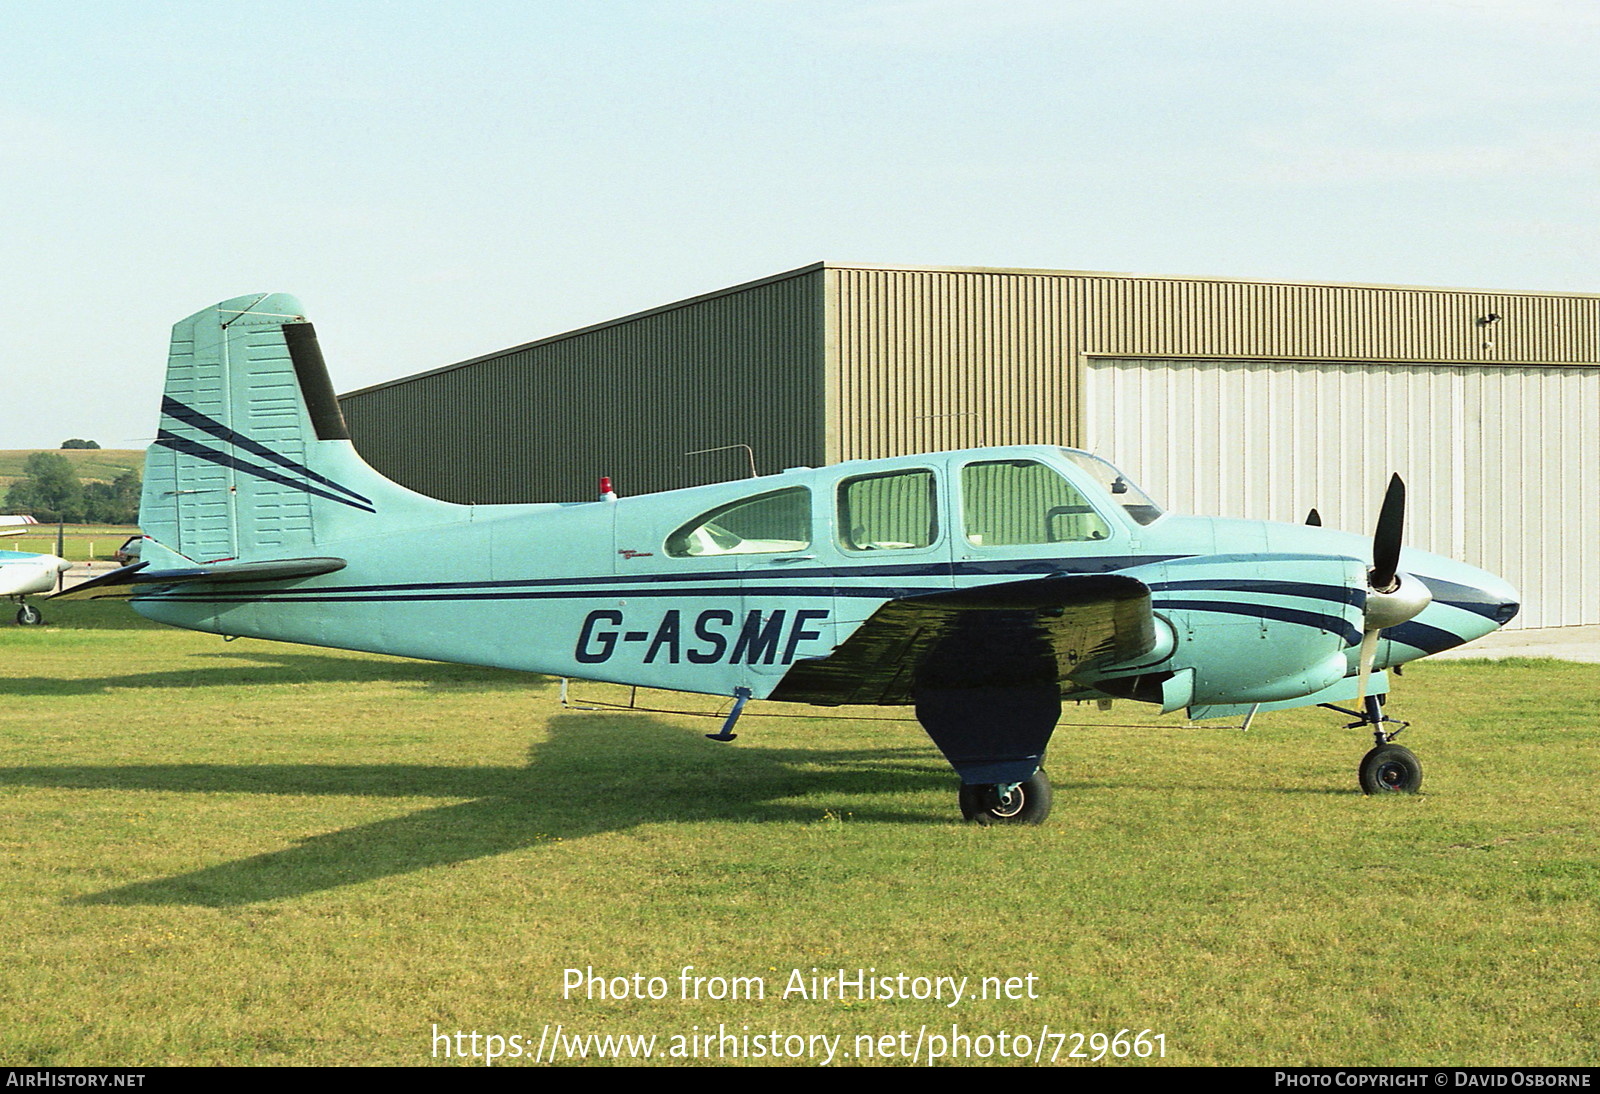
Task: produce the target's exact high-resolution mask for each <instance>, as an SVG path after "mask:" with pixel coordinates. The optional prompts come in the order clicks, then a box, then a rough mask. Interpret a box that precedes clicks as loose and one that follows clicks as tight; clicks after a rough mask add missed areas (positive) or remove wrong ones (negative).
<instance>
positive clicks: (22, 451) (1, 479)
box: [0, 448, 144, 495]
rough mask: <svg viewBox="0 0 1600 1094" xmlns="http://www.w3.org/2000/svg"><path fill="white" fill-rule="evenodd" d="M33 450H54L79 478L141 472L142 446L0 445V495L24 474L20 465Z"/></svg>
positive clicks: (108, 478) (87, 479)
mask: <svg viewBox="0 0 1600 1094" xmlns="http://www.w3.org/2000/svg"><path fill="white" fill-rule="evenodd" d="M35 452H56V453H59V454H60V455H62V456H65V457H66V458H67V459H68V460H70V461H72V469H73V470H74V471H76V472H77V473H78V479H79V481H81V482H111V481H112V480H114V479H115V478H116V477H117V476H118V475H120V474H122V473H123V472H124V471H137V472H139V473H140V474H141V475H143V474H144V449H142V448H62V449H55V448H6V449H0V495H3V494H4V492H5V489H6V488H7V487H9V486H10V485H11V484H12V483H13V482H15V481H16V480H18V479H20V478H22V477H23V475H24V473H25V472H24V470H23V465H24V464H26V463H27V462H28V457H29V456H31V455H33V454H34V453H35Z"/></svg>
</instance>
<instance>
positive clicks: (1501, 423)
mask: <svg viewBox="0 0 1600 1094" xmlns="http://www.w3.org/2000/svg"><path fill="white" fill-rule="evenodd" d="M1087 434H1088V443H1089V445H1090V446H1091V447H1093V448H1094V449H1095V450H1096V451H1097V452H1099V453H1100V454H1101V455H1104V456H1105V457H1106V458H1108V459H1110V460H1112V461H1113V462H1114V463H1117V464H1118V465H1119V466H1121V467H1122V468H1123V469H1124V470H1126V471H1127V472H1128V473H1129V475H1130V476H1132V477H1133V478H1134V479H1135V481H1137V482H1139V484H1140V485H1141V486H1143V487H1144V488H1145V489H1146V490H1149V491H1150V492H1151V493H1152V494H1153V495H1154V496H1155V498H1156V500H1157V501H1158V502H1161V503H1162V504H1164V505H1167V506H1168V507H1170V508H1172V509H1174V510H1178V511H1181V512H1188V513H1205V514H1213V515H1217V516H1232V517H1248V518H1253V519H1261V520H1284V521H1300V520H1304V519H1305V515H1306V511H1307V510H1308V509H1310V508H1311V507H1312V506H1315V507H1316V508H1317V509H1318V510H1319V512H1320V513H1321V515H1322V518H1323V522H1324V523H1325V524H1326V525H1328V526H1330V527H1335V528H1342V529H1345V530H1347V531H1352V532H1360V533H1363V534H1365V533H1368V532H1370V530H1371V529H1372V527H1373V525H1374V523H1375V521H1376V520H1377V511H1378V506H1379V504H1380V502H1381V500H1382V495H1383V490H1384V487H1385V485H1386V484H1387V482H1388V478H1389V474H1390V473H1391V472H1394V471H1398V472H1399V473H1400V474H1401V476H1402V477H1403V478H1404V479H1405V480H1406V486H1407V494H1408V502H1409V504H1408V506H1407V513H1406V541H1407V543H1409V544H1411V545H1413V546H1416V547H1420V548H1423V549H1424V550H1429V551H1434V552H1436V553H1438V554H1443V555H1449V556H1451V557H1454V558H1459V559H1462V560H1464V561H1467V562H1471V563H1473V564H1474V565H1477V566H1482V567H1484V568H1485V569H1488V570H1490V571H1492V572H1494V573H1498V574H1501V575H1502V576H1504V577H1505V578H1506V579H1507V580H1509V581H1511V582H1512V583H1513V584H1514V585H1516V586H1517V588H1518V589H1519V590H1520V591H1521V593H1522V596H1523V602H1524V607H1523V611H1522V614H1521V615H1520V616H1519V617H1518V619H1517V620H1516V623H1515V625H1516V626H1519V627H1553V626H1566V625H1573V624H1579V623H1593V622H1600V551H1597V550H1596V549H1595V546H1594V545H1595V544H1596V543H1597V542H1600V491H1596V490H1594V488H1593V478H1594V475H1595V473H1596V471H1597V470H1600V368H1527V367H1496V366H1482V365H1449V364H1439V365H1420V364H1410V363H1394V364H1382V363H1373V364H1350V363H1335V362H1328V363H1322V364H1319V365H1315V366H1313V365H1309V364H1307V363H1305V362H1300V361H1293V362H1285V361H1192V360H1161V359H1132V360H1129V359H1104V360H1098V359H1097V360H1094V361H1093V362H1091V366H1090V377H1089V385H1088V423H1087Z"/></svg>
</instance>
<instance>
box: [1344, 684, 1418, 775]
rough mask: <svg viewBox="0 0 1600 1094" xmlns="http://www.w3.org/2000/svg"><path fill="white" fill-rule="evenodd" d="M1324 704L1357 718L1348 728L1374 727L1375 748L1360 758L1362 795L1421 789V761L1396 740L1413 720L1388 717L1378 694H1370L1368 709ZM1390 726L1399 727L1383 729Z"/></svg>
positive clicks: (1367, 700)
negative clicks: (1392, 729) (1391, 730)
mask: <svg viewBox="0 0 1600 1094" xmlns="http://www.w3.org/2000/svg"><path fill="white" fill-rule="evenodd" d="M1323 705H1324V706H1326V707H1327V708H1328V709H1329V710H1336V711H1338V712H1339V713H1340V714H1348V715H1350V716H1352V717H1354V718H1356V719H1358V720H1357V721H1354V722H1351V723H1350V724H1349V725H1347V726H1345V728H1346V729H1360V728H1362V727H1366V728H1368V729H1370V730H1372V744H1373V747H1372V750H1371V751H1370V752H1368V753H1367V754H1366V755H1365V756H1363V757H1361V767H1360V768H1359V769H1358V771H1357V777H1358V778H1359V779H1360V782H1361V792H1362V793H1363V794H1367V795H1373V794H1415V793H1416V792H1417V791H1419V790H1421V789H1422V762H1421V761H1420V760H1418V759H1417V757H1416V755H1415V753H1413V752H1412V751H1411V750H1410V749H1409V748H1406V747H1405V746H1404V745H1397V744H1395V743H1394V739H1395V738H1396V737H1398V736H1400V733H1401V731H1403V730H1404V729H1405V728H1406V727H1407V726H1409V725H1410V724H1411V723H1410V722H1401V721H1397V720H1395V719H1393V718H1389V717H1387V716H1385V715H1384V713H1383V700H1382V699H1381V698H1380V697H1379V696H1376V695H1369V696H1367V698H1366V702H1365V706H1366V709H1365V711H1354V710H1346V709H1345V708H1344V707H1336V706H1333V705H1332V704H1331V703H1324V704H1323ZM1391 725H1392V726H1395V727H1396V729H1395V730H1394V732H1392V733H1391V732H1389V731H1388V730H1387V729H1385V728H1384V727H1385V726H1391Z"/></svg>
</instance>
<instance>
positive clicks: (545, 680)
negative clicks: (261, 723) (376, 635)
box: [5, 647, 553, 695]
mask: <svg viewBox="0 0 1600 1094" xmlns="http://www.w3.org/2000/svg"><path fill="white" fill-rule="evenodd" d="M191 658H192V659H194V660H201V661H205V662H207V663H206V664H205V665H204V667H202V668H194V669H182V670H177V671H168V672H142V673H119V674H117V675H115V676H90V677H82V678H77V679H62V678H58V677H53V676H18V677H7V678H6V682H5V688H6V694H8V695H101V694H104V693H105V692H106V691H115V690H122V689H125V688H151V687H172V686H174V685H181V686H183V687H185V688H204V687H239V686H241V685H247V684H283V683H291V684H293V683H318V684H323V683H333V684H340V683H357V682H362V681H368V680H386V681H392V682H395V683H403V684H421V685H422V686H423V687H424V688H426V689H434V690H441V691H540V690H543V689H545V688H548V687H551V686H552V684H553V681H552V680H551V679H550V678H549V677H546V676H539V675H536V674H533V673H527V672H515V671H512V670H510V669H492V668H479V667H477V666H472V665H441V664H438V663H436V662H432V661H403V660H400V659H398V658H396V659H385V660H381V661H374V660H369V659H363V658H356V657H351V656H349V655H346V654H339V655H333V656H329V655H324V654H315V653H289V652H280V651H278V650H274V649H261V648H257V647H253V648H251V649H250V650H248V651H241V652H237V653H235V652H231V651H230V652H221V653H199V654H192V655H191Z"/></svg>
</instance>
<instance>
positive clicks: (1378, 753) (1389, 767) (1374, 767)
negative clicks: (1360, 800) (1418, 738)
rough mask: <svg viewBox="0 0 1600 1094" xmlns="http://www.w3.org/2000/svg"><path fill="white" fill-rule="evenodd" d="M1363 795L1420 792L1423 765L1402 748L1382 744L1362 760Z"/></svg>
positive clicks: (1405, 748)
mask: <svg viewBox="0 0 1600 1094" xmlns="http://www.w3.org/2000/svg"><path fill="white" fill-rule="evenodd" d="M1360 776H1361V792H1362V793H1363V794H1369V795H1370V794H1415V793H1416V792H1417V791H1418V790H1421V789H1422V764H1421V762H1420V761H1418V759H1417V757H1416V756H1415V755H1413V754H1412V751H1411V750H1410V749H1409V748H1407V747H1405V746H1404V745H1397V744H1382V745H1379V746H1378V747H1377V748H1374V749H1373V750H1372V751H1371V752H1368V753H1367V754H1366V755H1365V756H1363V757H1362V758H1361V771H1360Z"/></svg>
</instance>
